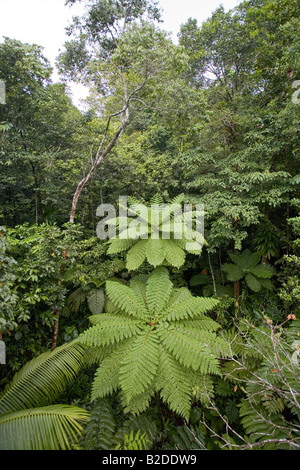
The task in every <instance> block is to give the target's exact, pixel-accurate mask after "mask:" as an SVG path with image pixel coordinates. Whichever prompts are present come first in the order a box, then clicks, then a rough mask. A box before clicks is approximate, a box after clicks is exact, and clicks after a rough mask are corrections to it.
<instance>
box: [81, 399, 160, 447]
mask: <svg viewBox="0 0 300 470" xmlns="http://www.w3.org/2000/svg"><path fill="white" fill-rule="evenodd" d="M116 405H117V404H116V403H115V402H112V400H110V399H108V398H105V399H102V400H99V401H97V402H96V403H95V404H94V406H93V407H92V410H91V414H90V421H89V423H88V424H87V426H86V428H85V432H84V436H83V439H82V443H81V448H82V449H83V450H147V449H149V448H150V446H151V445H152V444H153V442H154V441H155V440H156V439H157V435H158V432H157V428H156V425H155V423H154V422H153V421H151V420H150V418H149V417H148V416H146V415H144V414H141V415H139V416H137V417H132V416H130V417H128V418H126V419H125V421H123V422H121V423H120V422H119V418H118V416H119V410H118V407H116Z"/></svg>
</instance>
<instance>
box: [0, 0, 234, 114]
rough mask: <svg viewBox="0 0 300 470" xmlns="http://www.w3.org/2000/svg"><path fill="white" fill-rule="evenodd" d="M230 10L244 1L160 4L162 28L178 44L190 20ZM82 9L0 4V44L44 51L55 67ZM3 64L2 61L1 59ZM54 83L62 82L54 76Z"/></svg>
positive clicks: (43, 2) (48, 0)
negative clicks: (5, 40) (10, 42)
mask: <svg viewBox="0 0 300 470" xmlns="http://www.w3.org/2000/svg"><path fill="white" fill-rule="evenodd" d="M221 3H222V4H223V5H224V8H225V9H226V10H229V9H231V8H234V7H235V6H236V5H238V4H239V3H240V0H223V1H222V0H205V1H203V0H159V4H160V6H161V7H162V9H163V20H164V23H163V24H162V28H163V29H165V30H166V31H170V32H172V34H173V37H174V40H176V36H177V33H178V32H179V30H180V25H181V24H183V23H185V22H186V20H187V19H188V18H190V17H192V18H196V19H197V20H198V23H199V24H201V23H202V22H203V21H205V20H206V19H207V18H208V17H209V16H210V15H211V12H212V11H213V10H215V9H216V8H217V7H218V6H219V5H220V4H221ZM81 11H82V6H81V5H80V4H79V5H74V6H72V7H71V8H70V7H67V6H65V0H0V42H2V37H3V36H7V37H9V38H11V39H17V40H19V41H22V42H27V43H30V44H38V45H40V46H42V47H44V55H45V57H46V58H47V59H48V60H49V61H50V62H51V64H52V65H53V66H54V62H55V58H56V57H57V56H58V54H59V50H60V49H61V48H62V46H63V44H64V42H65V40H66V39H67V36H66V34H65V28H66V26H68V24H69V23H70V22H71V19H72V16H74V15H76V14H80V12H81ZM0 60H1V57H0ZM53 80H54V81H58V75H57V73H55V72H54V74H53ZM72 89H73V96H74V102H75V104H77V105H78V104H79V98H80V96H82V95H84V90H83V88H81V87H78V86H76V87H72Z"/></svg>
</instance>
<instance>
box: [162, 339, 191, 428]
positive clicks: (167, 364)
mask: <svg viewBox="0 0 300 470" xmlns="http://www.w3.org/2000/svg"><path fill="white" fill-rule="evenodd" d="M155 387H156V390H157V391H159V392H160V396H161V398H162V399H163V401H164V402H165V403H167V404H168V405H169V407H170V409H171V410H173V411H175V412H176V413H178V414H179V415H180V416H182V417H184V418H185V419H186V420H188V419H189V415H190V411H191V395H192V383H191V380H190V374H189V372H188V371H186V370H185V369H183V368H182V366H181V365H180V364H179V362H178V361H177V360H176V359H175V358H174V357H173V355H172V354H170V353H169V352H168V351H167V349H166V348H165V347H164V346H163V345H161V346H160V350H159V365H158V375H157V379H156V384H155Z"/></svg>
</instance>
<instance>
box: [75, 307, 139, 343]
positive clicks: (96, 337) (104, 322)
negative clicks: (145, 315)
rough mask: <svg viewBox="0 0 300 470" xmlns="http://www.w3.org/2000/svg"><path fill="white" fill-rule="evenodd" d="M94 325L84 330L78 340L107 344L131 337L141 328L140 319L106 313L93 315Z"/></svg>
mask: <svg viewBox="0 0 300 470" xmlns="http://www.w3.org/2000/svg"><path fill="white" fill-rule="evenodd" d="M91 319H92V321H93V322H94V323H95V324H94V326H92V327H91V328H89V329H88V330H86V331H84V332H83V333H82V334H81V335H80V336H79V337H78V341H79V342H80V343H82V344H86V345H88V346H107V345H109V344H114V343H120V342H121V341H123V340H125V339H127V338H131V337H132V336H134V335H136V334H138V333H139V332H140V330H141V327H140V321H139V320H136V319H133V318H128V317H127V316H125V315H118V314H114V313H112V314H110V313H105V314H102V315H97V316H96V317H91Z"/></svg>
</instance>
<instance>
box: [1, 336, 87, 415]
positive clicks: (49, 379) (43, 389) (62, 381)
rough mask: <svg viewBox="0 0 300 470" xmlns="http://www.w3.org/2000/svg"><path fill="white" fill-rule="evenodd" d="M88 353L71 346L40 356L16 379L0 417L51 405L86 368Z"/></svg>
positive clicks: (7, 390) (7, 391) (5, 394)
mask: <svg viewBox="0 0 300 470" xmlns="http://www.w3.org/2000/svg"><path fill="white" fill-rule="evenodd" d="M85 356H86V350H85V349H84V347H83V346H82V345H81V344H79V343H77V342H73V343H69V344H65V345H63V346H60V347H58V348H56V349H55V350H54V351H49V352H46V353H43V354H41V355H40V356H38V357H36V358H35V359H33V360H32V361H30V362H28V363H27V364H25V366H24V367H23V368H22V369H21V370H20V371H19V372H18V373H17V374H15V376H14V377H13V379H12V381H11V382H10V383H9V384H8V385H7V386H6V388H5V390H4V391H3V393H2V394H1V397H0V414H3V413H7V412H11V411H18V410H22V409H24V408H33V407H35V406H41V405H45V404H49V403H52V402H53V400H55V399H56V398H57V397H58V396H59V394H60V393H61V392H62V391H63V390H64V388H65V387H66V385H67V384H68V383H69V382H70V380H72V379H73V378H74V377H75V376H76V374H77V373H78V372H79V370H80V368H81V367H82V365H83V364H84V359H85Z"/></svg>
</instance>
